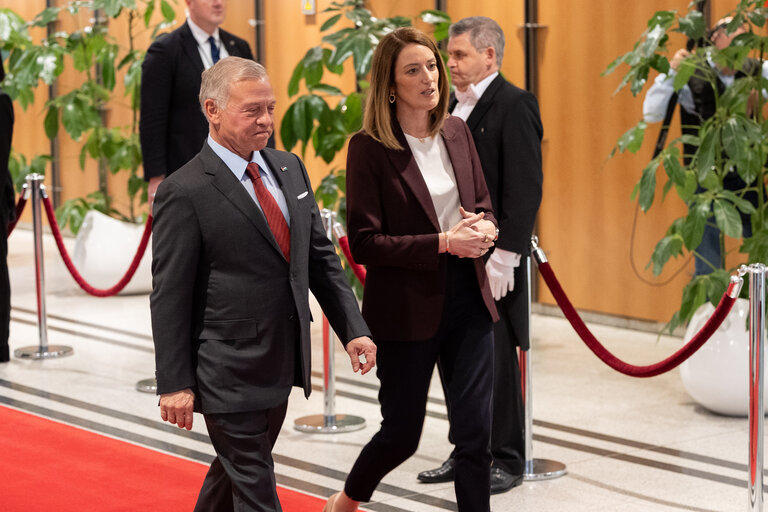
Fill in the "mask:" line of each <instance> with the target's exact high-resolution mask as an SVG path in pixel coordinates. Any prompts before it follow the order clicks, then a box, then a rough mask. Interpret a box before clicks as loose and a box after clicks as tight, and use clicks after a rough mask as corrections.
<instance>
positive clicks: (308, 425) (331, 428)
mask: <svg viewBox="0 0 768 512" xmlns="http://www.w3.org/2000/svg"><path fill="white" fill-rule="evenodd" d="M364 427H365V419H364V418H361V417H360V416H352V415H349V414H337V415H335V416H325V415H323V414H314V415H312V416H302V417H301V418H298V419H297V420H296V421H294V422H293V428H295V429H296V430H298V431H299V432H306V433H308V434H341V433H343V432H353V431H355V430H360V429H361V428H364Z"/></svg>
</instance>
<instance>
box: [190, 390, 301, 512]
mask: <svg viewBox="0 0 768 512" xmlns="http://www.w3.org/2000/svg"><path fill="white" fill-rule="evenodd" d="M287 409H288V401H286V402H285V403H283V404H282V405H280V406H278V407H275V408H273V409H264V410H260V411H250V412H243V413H227V414H205V425H206V427H208V435H209V436H210V438H211V443H213V447H214V449H215V450H216V458H215V459H214V461H213V462H212V463H211V467H210V468H209V469H208V474H207V475H206V476H205V480H204V481H203V486H202V488H201V489H200V494H199V495H198V497H197V504H196V505H195V512H230V511H232V512H251V511H254V512H255V511H258V512H282V510H283V509H282V508H281V507H280V500H279V499H278V498H277V489H276V487H275V486H276V483H275V464H274V462H273V460H272V448H273V447H274V445H275V442H276V441H277V436H278V434H279V433H280V428H281V427H282V425H283V420H284V419H285V413H286V410H287Z"/></svg>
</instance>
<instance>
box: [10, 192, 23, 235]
mask: <svg viewBox="0 0 768 512" xmlns="http://www.w3.org/2000/svg"><path fill="white" fill-rule="evenodd" d="M25 196H26V194H25V193H24V192H22V194H21V195H20V196H19V202H18V203H16V218H15V219H14V220H13V222H9V223H8V232H7V236H11V233H12V232H13V228H15V227H16V224H17V223H18V222H19V219H20V218H21V214H22V212H23V211H24V207H25V206H26V205H27V198H26V197H25Z"/></svg>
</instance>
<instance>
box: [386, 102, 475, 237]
mask: <svg viewBox="0 0 768 512" xmlns="http://www.w3.org/2000/svg"><path fill="white" fill-rule="evenodd" d="M457 121H458V122H457ZM463 124H464V123H463V122H462V121H460V120H459V119H458V118H450V117H449V118H448V119H446V122H445V123H443V127H442V129H441V130H440V135H442V137H443V140H444V142H445V147H446V148H447V150H448V157H449V158H450V160H451V164H452V165H453V173H454V175H455V177H456V185H457V187H458V189H459V201H460V202H461V206H463V207H464V209H465V210H467V211H472V212H473V211H474V210H475V193H474V182H473V180H472V168H471V162H472V158H471V154H470V152H469V145H468V144H467V140H466V138H464V140H462V137H461V128H462V125H463ZM392 128H393V132H394V135H395V138H396V139H397V141H398V142H399V143H400V145H401V146H402V147H403V148H404V149H403V150H401V151H398V150H394V149H389V150H387V152H388V154H389V158H390V160H391V161H392V163H393V164H394V166H395V168H396V169H402V171H401V175H402V177H403V181H405V183H406V184H407V185H408V187H409V188H410V189H411V191H412V192H413V195H414V196H416V199H417V200H418V202H419V204H420V205H421V208H422V209H423V210H424V213H426V215H427V217H428V218H429V220H430V222H431V223H432V225H433V226H434V228H435V230H436V231H437V232H440V231H442V228H441V227H440V222H439V221H438V219H437V213H436V212H435V205H434V203H433V202H432V196H431V195H430V194H429V188H427V183H426V181H424V176H423V175H422V174H421V170H420V169H419V166H418V164H417V163H416V159H415V158H414V157H413V152H412V151H411V147H410V146H409V145H408V141H407V140H406V139H405V134H403V130H402V128H400V124H399V123H398V122H397V121H396V120H395V122H394V123H393V127H392ZM468 163H469V164H470V166H469V168H466V164H468Z"/></svg>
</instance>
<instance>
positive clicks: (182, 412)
mask: <svg viewBox="0 0 768 512" xmlns="http://www.w3.org/2000/svg"><path fill="white" fill-rule="evenodd" d="M194 405H195V393H194V392H193V391H192V390H191V389H189V388H187V389H182V390H181V391H174V392H173V393H165V394H163V395H160V417H161V418H163V421H167V422H168V423H175V424H177V425H178V426H179V428H186V429H187V430H192V414H193V412H192V410H193V407H194Z"/></svg>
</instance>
